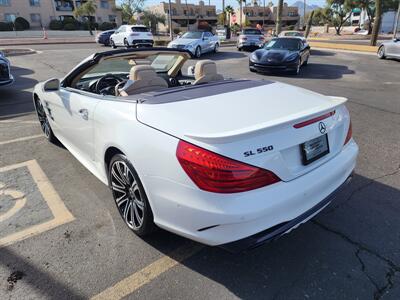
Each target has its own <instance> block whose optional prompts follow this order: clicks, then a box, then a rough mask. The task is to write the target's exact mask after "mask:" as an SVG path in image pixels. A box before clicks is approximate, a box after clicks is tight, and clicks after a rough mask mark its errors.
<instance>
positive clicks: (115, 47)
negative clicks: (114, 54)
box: [110, 39, 117, 49]
mask: <svg viewBox="0 0 400 300" xmlns="http://www.w3.org/2000/svg"><path fill="white" fill-rule="evenodd" d="M110 46H111V48H113V49H117V46H116V45H115V43H114V41H113V40H112V39H110Z"/></svg>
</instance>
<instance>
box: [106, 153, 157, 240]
mask: <svg viewBox="0 0 400 300" xmlns="http://www.w3.org/2000/svg"><path fill="white" fill-rule="evenodd" d="M108 170H109V174H108V176H109V184H110V188H111V191H112V195H113V198H114V202H115V204H116V206H117V209H118V212H119V213H120V215H121V217H122V219H123V220H124V222H125V224H126V225H127V226H128V227H129V228H130V229H131V230H132V231H133V232H134V233H135V234H137V235H138V236H145V235H148V234H150V233H152V232H153V231H154V230H155V228H156V226H155V224H154V221H153V220H154V218H153V212H152V211H151V207H150V204H149V201H148V199H147V196H146V193H145V191H144V188H143V185H142V182H141V181H140V179H139V176H138V174H137V173H136V170H135V168H134V167H133V166H132V164H131V163H130V161H129V160H128V159H127V158H126V156H125V155H123V154H116V155H114V157H113V158H112V159H111V162H110V164H109V166H108ZM139 203H140V204H139ZM132 217H133V218H132Z"/></svg>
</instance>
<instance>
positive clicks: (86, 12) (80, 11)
mask: <svg viewBox="0 0 400 300" xmlns="http://www.w3.org/2000/svg"><path fill="white" fill-rule="evenodd" d="M96 9H97V5H96V3H95V2H94V0H88V1H87V2H85V3H84V4H82V5H81V6H79V7H78V8H76V9H75V10H74V16H75V17H87V18H88V27H89V33H90V35H93V32H92V16H93V15H94V14H96Z"/></svg>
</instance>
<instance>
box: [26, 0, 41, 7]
mask: <svg viewBox="0 0 400 300" xmlns="http://www.w3.org/2000/svg"><path fill="white" fill-rule="evenodd" d="M29 5H30V6H40V0H29Z"/></svg>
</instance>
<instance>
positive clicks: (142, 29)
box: [131, 27, 149, 32]
mask: <svg viewBox="0 0 400 300" xmlns="http://www.w3.org/2000/svg"><path fill="white" fill-rule="evenodd" d="M131 30H132V31H133V32H148V31H149V30H148V29H147V28H146V27H132V28H131Z"/></svg>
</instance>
